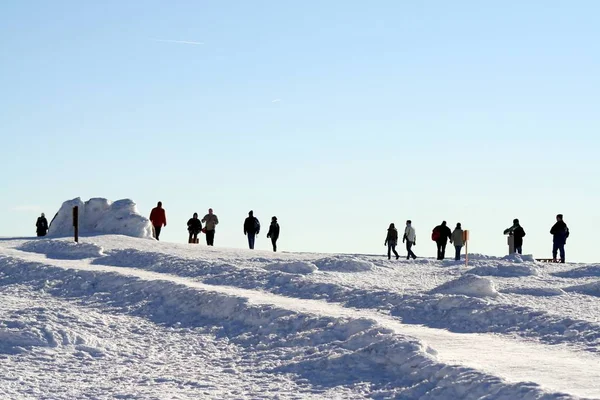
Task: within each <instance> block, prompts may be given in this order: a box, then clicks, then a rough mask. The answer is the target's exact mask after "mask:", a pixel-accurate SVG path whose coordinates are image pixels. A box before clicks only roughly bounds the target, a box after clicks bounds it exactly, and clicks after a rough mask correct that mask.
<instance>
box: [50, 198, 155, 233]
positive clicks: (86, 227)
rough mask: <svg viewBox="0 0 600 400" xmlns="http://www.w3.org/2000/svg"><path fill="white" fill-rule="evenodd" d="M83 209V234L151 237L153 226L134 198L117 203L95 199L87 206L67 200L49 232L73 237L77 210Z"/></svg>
mask: <svg viewBox="0 0 600 400" xmlns="http://www.w3.org/2000/svg"><path fill="white" fill-rule="evenodd" d="M75 206H78V207H79V233H80V234H82V235H85V234H94V233H104V234H121V235H126V236H133V237H140V238H151V237H152V225H151V224H150V221H149V220H148V219H147V218H145V217H143V216H141V215H140V214H139V213H138V211H137V206H136V204H135V203H134V202H133V200H130V199H123V200H117V201H115V202H114V203H112V202H110V201H109V200H107V199H103V198H92V199H89V200H88V201H86V202H85V203H84V202H82V201H81V198H79V197H78V198H76V199H73V200H68V201H65V202H64V203H63V204H62V206H61V208H60V210H59V211H58V213H57V214H56V216H55V217H54V219H53V220H52V222H51V224H50V229H49V230H48V235H49V236H59V237H60V236H72V235H73V207H75Z"/></svg>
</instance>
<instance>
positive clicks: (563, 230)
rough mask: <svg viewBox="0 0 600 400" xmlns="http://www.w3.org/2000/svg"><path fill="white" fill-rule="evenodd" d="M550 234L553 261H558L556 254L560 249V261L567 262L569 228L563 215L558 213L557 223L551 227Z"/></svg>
mask: <svg viewBox="0 0 600 400" xmlns="http://www.w3.org/2000/svg"><path fill="white" fill-rule="evenodd" d="M550 234H551V235H552V242H553V246H552V261H554V262H556V261H557V260H556V255H557V253H558V251H560V262H561V263H564V262H565V244H566V243H567V238H568V237H569V228H568V227H567V224H565V221H563V215H562V214H558V215H557V216H556V223H555V224H554V225H553V226H552V229H550Z"/></svg>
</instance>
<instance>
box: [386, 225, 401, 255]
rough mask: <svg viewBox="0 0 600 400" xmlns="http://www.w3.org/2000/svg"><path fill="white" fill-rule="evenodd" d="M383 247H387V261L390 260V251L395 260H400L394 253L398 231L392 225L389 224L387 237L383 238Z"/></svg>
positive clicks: (395, 252)
mask: <svg viewBox="0 0 600 400" xmlns="http://www.w3.org/2000/svg"><path fill="white" fill-rule="evenodd" d="M383 245H384V246H387V247H388V253H387V256H388V260H390V259H391V258H392V251H393V252H394V254H395V255H396V260H397V259H399V258H400V255H399V254H398V252H397V251H396V246H397V245H398V230H397V229H396V227H395V226H394V224H393V223H391V224H390V227H389V228H388V230H387V236H386V237H385V243H384V244H383Z"/></svg>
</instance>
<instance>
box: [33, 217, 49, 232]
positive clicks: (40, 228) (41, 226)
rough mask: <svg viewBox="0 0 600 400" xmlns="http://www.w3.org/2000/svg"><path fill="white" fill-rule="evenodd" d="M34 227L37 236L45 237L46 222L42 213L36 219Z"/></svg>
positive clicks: (46, 230)
mask: <svg viewBox="0 0 600 400" xmlns="http://www.w3.org/2000/svg"><path fill="white" fill-rule="evenodd" d="M35 227H36V233H37V235H38V236H46V233H48V220H47V219H46V216H45V215H44V213H42V215H41V216H39V217H38V219H37V221H36V222H35Z"/></svg>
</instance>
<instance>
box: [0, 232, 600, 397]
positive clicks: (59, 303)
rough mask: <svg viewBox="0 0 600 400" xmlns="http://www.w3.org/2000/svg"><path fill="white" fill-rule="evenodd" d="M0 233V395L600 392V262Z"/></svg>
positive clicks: (587, 394)
mask: <svg viewBox="0 0 600 400" xmlns="http://www.w3.org/2000/svg"><path fill="white" fill-rule="evenodd" d="M470 264H471V265H470V266H469V267H468V268H465V266H464V264H458V263H455V262H454V261H435V260H431V259H417V260H415V261H412V260H411V261H406V260H403V259H401V260H399V261H395V260H393V261H388V260H387V259H386V258H385V257H384V256H383V255H381V256H376V255H350V254H348V255H342V254H309V253H302V254H298V253H276V254H274V253H269V252H261V251H250V250H239V249H220V248H208V247H205V246H203V245H187V244H185V245H184V244H173V243H164V242H156V241H153V240H148V239H141V238H133V237H127V236H121V235H105V236H102V235H96V236H89V237H83V238H82V239H81V242H80V243H79V244H74V243H72V242H71V241H70V240H69V239H56V238H54V239H31V240H27V239H10V238H5V239H0V359H1V362H0V398H3V399H4V398H7V399H30V398H35V399H37V398H47V399H114V398H127V399H198V398H202V399H204V398H207V399H211V398H212V399H223V398H239V399H260V398H279V399H292V398H327V399H330V398H339V399H353V398H398V399H480V398H485V399H507V400H508V399H571V398H578V397H581V398H600V304H599V302H598V297H599V296H600V264H599V265H589V264H565V265H560V264H540V263H536V262H534V261H533V260H531V259H528V258H527V257H523V258H522V257H506V258H494V257H486V256H479V255H472V256H471V262H470Z"/></svg>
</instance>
